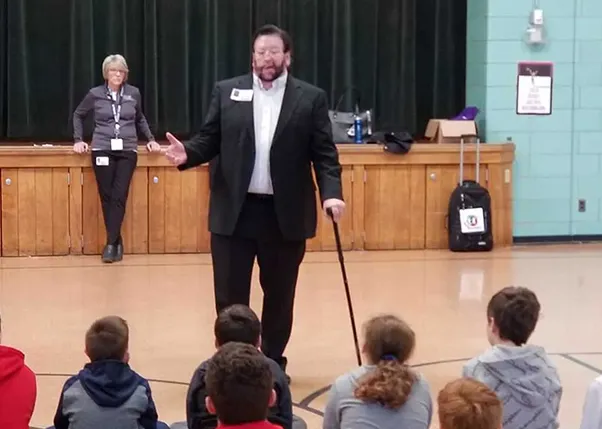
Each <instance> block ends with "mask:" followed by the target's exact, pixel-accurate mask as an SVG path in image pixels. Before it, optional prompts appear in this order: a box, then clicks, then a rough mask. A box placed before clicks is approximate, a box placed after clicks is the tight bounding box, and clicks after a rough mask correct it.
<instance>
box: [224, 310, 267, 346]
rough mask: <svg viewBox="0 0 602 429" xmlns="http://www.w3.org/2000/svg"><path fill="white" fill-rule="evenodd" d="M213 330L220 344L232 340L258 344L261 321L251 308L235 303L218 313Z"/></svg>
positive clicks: (253, 344)
mask: <svg viewBox="0 0 602 429" xmlns="http://www.w3.org/2000/svg"><path fill="white" fill-rule="evenodd" d="M213 332H214V334H215V339H216V340H217V344H218V346H222V345H224V344H226V343H229V342H232V341H235V342H239V343H245V344H250V345H252V346H257V342H258V341H259V335H260V334H261V322H260V321H259V318H258V317H257V314H255V312H254V311H253V310H251V308H249V307H248V306H246V305H242V304H234V305H231V306H230V307H227V308H225V309H223V310H222V311H221V312H220V313H219V314H218V316H217V319H215V325H214V327H213Z"/></svg>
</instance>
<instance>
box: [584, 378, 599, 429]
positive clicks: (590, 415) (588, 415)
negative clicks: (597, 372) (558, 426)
mask: <svg viewBox="0 0 602 429" xmlns="http://www.w3.org/2000/svg"><path fill="white" fill-rule="evenodd" d="M581 429H602V376H600V377H598V378H596V379H595V380H594V381H593V382H592V383H591V384H590V386H589V388H588V390H587V394H586V396H585V404H583V417H582V418H581Z"/></svg>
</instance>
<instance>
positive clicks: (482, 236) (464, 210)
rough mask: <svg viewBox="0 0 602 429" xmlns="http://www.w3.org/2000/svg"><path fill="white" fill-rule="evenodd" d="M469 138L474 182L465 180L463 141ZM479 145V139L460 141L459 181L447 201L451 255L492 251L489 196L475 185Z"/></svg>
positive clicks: (484, 189) (481, 187)
mask: <svg viewBox="0 0 602 429" xmlns="http://www.w3.org/2000/svg"><path fill="white" fill-rule="evenodd" d="M469 137H471V138H474V139H475V140H476V143H477V165H476V179H477V180H464V139H465V138H469ZM480 145H481V141H480V139H479V137H478V136H462V137H461V138H460V181H459V183H458V185H457V186H456V188H455V189H454V190H453V191H452V193H451V196H450V198H449V207H448V216H447V232H448V246H449V250H451V251H452V252H479V251H490V250H491V249H493V230H492V222H491V195H490V194H489V191H488V190H487V188H485V187H483V186H481V185H480V184H479V182H478V179H479V167H480V165H479V164H480Z"/></svg>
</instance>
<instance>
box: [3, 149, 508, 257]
mask: <svg viewBox="0 0 602 429" xmlns="http://www.w3.org/2000/svg"><path fill="white" fill-rule="evenodd" d="M338 147H339V153H340V159H341V163H342V164H343V192H344V197H345V201H346V203H347V212H346V215H345V217H344V218H343V220H342V222H341V225H340V228H341V238H342V242H343V247H344V249H345V250H384V249H386V250H401V249H445V248H447V229H446V225H445V223H446V216H447V206H448V200H449V196H450V193H451V192H452V190H453V188H454V187H455V186H456V184H457V182H458V180H459V168H458V166H459V157H460V152H459V145H457V144H415V145H414V146H413V147H412V150H411V152H410V153H409V154H406V155H395V154H389V153H386V152H384V151H383V149H382V146H380V145H353V144H341V145H338ZM465 152H466V153H465V159H466V163H467V164H466V165H465V178H469V179H475V174H476V171H475V160H476V156H475V153H476V152H475V146H474V145H470V144H469V145H467V146H466V151H465ZM90 160H91V157H90V155H89V154H86V155H78V154H75V153H74V152H73V151H72V150H71V147H69V146H55V147H39V146H37V147H34V146H4V147H0V174H1V179H2V182H1V200H0V204H1V207H2V218H1V223H0V230H1V239H2V246H1V248H2V256H44V255H67V254H76V255H77V254H100V252H101V250H102V247H103V246H104V243H105V233H104V226H103V220H102V211H101V208H100V200H99V197H98V191H97V188H96V181H95V179H94V172H93V170H92V168H91V162H90ZM513 160H514V144H512V143H507V144H484V145H482V146H481V169H480V181H481V183H483V184H484V185H485V186H486V187H487V188H488V189H489V192H490V193H491V197H492V204H493V208H492V220H493V233H494V240H495V244H496V246H497V247H505V246H509V245H510V244H512V162H513ZM316 198H318V196H317V195H316ZM208 202H209V177H208V169H207V167H206V166H202V167H198V168H195V169H192V170H189V171H186V172H179V171H178V170H177V169H175V168H174V167H173V166H171V165H169V164H168V162H167V160H166V159H165V157H164V156H163V155H161V154H149V153H147V152H146V150H145V149H144V147H143V146H141V147H140V150H139V158H138V168H137V170H136V172H135V174H134V179H133V182H132V185H131V189H130V196H129V199H128V205H127V210H126V218H125V224H124V231H123V238H124V245H125V251H126V253H137V254H145V253H151V254H153V253H154V254H163V253H197V252H200V253H205V252H209V232H208V231H207V213H208ZM318 218H319V224H318V231H317V234H316V237H315V238H314V239H312V240H310V241H309V242H308V246H307V247H308V250H310V251H316V250H334V249H335V240H334V234H333V231H332V228H331V226H330V225H329V223H328V219H326V218H325V217H324V216H319V217H318Z"/></svg>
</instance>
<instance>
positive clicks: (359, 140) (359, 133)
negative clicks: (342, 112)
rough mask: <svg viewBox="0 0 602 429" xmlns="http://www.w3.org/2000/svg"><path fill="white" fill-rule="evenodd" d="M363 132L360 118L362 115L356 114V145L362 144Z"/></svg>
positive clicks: (354, 129) (354, 130)
mask: <svg viewBox="0 0 602 429" xmlns="http://www.w3.org/2000/svg"><path fill="white" fill-rule="evenodd" d="M363 131H364V130H363V129H362V118H360V115H359V114H357V113H356V114H355V118H354V121H353V137H354V140H355V143H362V136H363V135H364V132H363Z"/></svg>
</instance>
